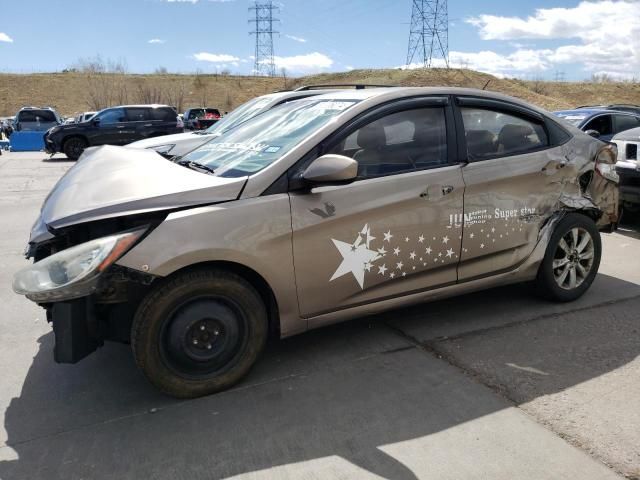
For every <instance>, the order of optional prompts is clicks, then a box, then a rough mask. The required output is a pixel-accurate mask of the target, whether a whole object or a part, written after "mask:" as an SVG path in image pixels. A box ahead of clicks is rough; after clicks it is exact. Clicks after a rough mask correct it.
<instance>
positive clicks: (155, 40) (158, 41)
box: [147, 38, 166, 44]
mask: <svg viewBox="0 0 640 480" xmlns="http://www.w3.org/2000/svg"><path fill="white" fill-rule="evenodd" d="M165 42H166V40H162V39H161V38H152V39H151V40H149V41H148V42H147V43H154V44H155V43H165Z"/></svg>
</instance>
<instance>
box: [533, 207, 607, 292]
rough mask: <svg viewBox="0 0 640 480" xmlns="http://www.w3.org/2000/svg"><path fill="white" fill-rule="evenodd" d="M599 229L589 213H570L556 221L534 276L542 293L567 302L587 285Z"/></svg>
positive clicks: (594, 267) (596, 259) (598, 248)
mask: <svg viewBox="0 0 640 480" xmlns="http://www.w3.org/2000/svg"><path fill="white" fill-rule="evenodd" d="M601 255H602V244H601V239H600V232H599V231H598V229H597V227H596V225H595V223H594V222H593V220H591V219H590V218H589V217H587V216H585V215H581V214H578V213H570V214H568V215H567V216H566V217H565V218H563V219H562V220H561V221H560V222H559V223H558V225H557V227H556V229H555V231H554V233H553V235H552V236H551V240H550V241H549V245H548V246H547V251H546V253H545V257H544V260H543V261H542V264H541V265H540V269H539V270H538V277H537V279H536V284H537V289H538V291H539V292H540V293H541V294H542V295H543V296H545V297H547V298H549V299H551V300H556V301H561V302H569V301H572V300H575V299H577V298H579V297H580V296H582V295H583V294H584V292H586V291H587V289H588V288H589V287H590V286H591V284H592V283H593V280H594V279H595V277H596V275H597V273H598V268H599V266H600V257H601Z"/></svg>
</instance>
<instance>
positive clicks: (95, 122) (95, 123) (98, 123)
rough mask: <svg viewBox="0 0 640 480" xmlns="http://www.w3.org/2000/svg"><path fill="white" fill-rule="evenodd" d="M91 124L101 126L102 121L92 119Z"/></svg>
mask: <svg viewBox="0 0 640 480" xmlns="http://www.w3.org/2000/svg"><path fill="white" fill-rule="evenodd" d="M91 123H93V124H94V125H100V119H99V118H92V119H91Z"/></svg>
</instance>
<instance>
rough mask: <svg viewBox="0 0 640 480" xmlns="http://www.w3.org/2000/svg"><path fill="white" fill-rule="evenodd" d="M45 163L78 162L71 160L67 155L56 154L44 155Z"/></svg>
mask: <svg viewBox="0 0 640 480" xmlns="http://www.w3.org/2000/svg"><path fill="white" fill-rule="evenodd" d="M42 161H43V162H44V163H76V161H75V160H69V159H68V158H67V157H66V155H60V154H55V155H53V156H51V155H49V156H46V157H43V159H42Z"/></svg>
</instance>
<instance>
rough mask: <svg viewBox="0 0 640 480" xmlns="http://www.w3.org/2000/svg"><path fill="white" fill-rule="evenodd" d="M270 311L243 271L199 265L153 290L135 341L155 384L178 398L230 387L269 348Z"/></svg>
mask: <svg viewBox="0 0 640 480" xmlns="http://www.w3.org/2000/svg"><path fill="white" fill-rule="evenodd" d="M267 331H268V321H267V311H266V308H265V305H264V302H263V301H262V298H261V297H260V295H259V293H258V292H257V291H256V290H255V289H254V288H253V286H252V285H251V284H250V283H249V282H247V281H246V280H245V279H244V278H243V277H241V276H239V275H237V274H235V273H233V272H227V271H220V270H211V269H196V270H191V271H186V272H183V273H178V274H176V275H175V276H174V277H171V278H169V279H167V280H165V281H163V282H162V283H161V284H159V285H158V286H157V287H156V288H155V289H154V290H153V291H151V292H150V293H149V294H148V295H147V296H146V297H145V299H144V300H143V301H142V303H141V304H140V306H139V307H138V310H137V312H136V315H135V318H134V320H133V325H132V331H131V346H132V349H133V354H134V357H135V360H136V363H137V364H138V367H139V368H140V369H141V370H142V372H143V373H144V374H145V375H146V377H147V378H148V379H149V380H150V381H151V383H152V384H153V385H155V386H156V387H157V388H159V389H160V390H162V391H163V392H165V393H167V394H168V395H171V396H173V397H177V398H195V397H200V396H203V395H209V394H211V393H215V392H219V391H221V390H225V389H227V388H229V387H230V386H232V385H233V384H235V383H236V382H238V381H239V380H240V379H242V378H243V377H244V376H245V375H246V374H247V372H249V369H250V368H251V366H252V365H253V364H254V362H255V361H256V359H257V358H258V356H259V355H260V352H261V351H262V349H263V348H264V345H265V343H266V339H267Z"/></svg>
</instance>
